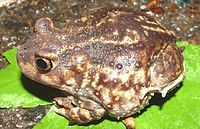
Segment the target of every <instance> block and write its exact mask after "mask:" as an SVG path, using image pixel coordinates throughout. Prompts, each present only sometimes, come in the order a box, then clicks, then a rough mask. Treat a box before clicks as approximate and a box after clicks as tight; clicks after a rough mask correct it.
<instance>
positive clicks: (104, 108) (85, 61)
mask: <svg viewBox="0 0 200 129" xmlns="http://www.w3.org/2000/svg"><path fill="white" fill-rule="evenodd" d="M175 42H176V37H175V35H174V33H173V32H171V31H169V30H167V29H166V28H164V27H163V26H161V25H160V24H159V23H158V22H157V21H156V20H155V19H154V18H152V17H151V16H149V15H147V14H145V13H142V12H134V11H132V10H129V9H115V8H111V9H109V8H103V9H99V10H98V11H97V12H96V13H93V14H91V15H90V16H88V17H83V18H80V19H77V20H71V21H68V22H67V26H66V27H64V28H62V29H58V28H56V27H54V25H53V23H52V21H51V20H50V19H49V18H41V19H39V20H37V21H36V24H35V33H34V34H33V35H31V36H30V37H29V38H28V39H27V41H26V43H25V44H24V45H22V46H21V47H20V48H19V50H18V53H17V59H18V63H19V66H20V68H21V70H22V72H23V73H24V74H25V75H26V76H27V77H29V78H31V79H32V80H35V81H37V82H40V83H42V84H45V85H48V86H51V87H54V88H57V89H60V90H62V91H64V92H66V93H67V96H66V97H58V98H55V99H54V101H55V103H56V106H57V112H58V113H59V114H62V115H63V116H66V117H67V118H68V119H69V121H70V123H76V124H85V123H89V122H91V121H93V120H98V119H101V118H102V116H104V115H109V116H111V117H114V118H117V119H122V120H123V121H124V123H125V124H126V126H127V127H128V128H134V123H133V122H132V121H130V119H129V117H130V116H131V115H132V114H134V113H136V112H138V111H140V110H141V109H142V108H144V107H145V106H146V105H147V104H148V101H149V99H150V98H151V96H153V95H154V93H161V94H162V96H163V97H165V95H166V93H167V92H168V91H170V90H172V89H174V88H175V87H176V86H177V85H178V84H179V83H180V82H181V81H182V80H183V78H184V63H183V56H182V49H181V48H179V47H177V46H176V45H175Z"/></svg>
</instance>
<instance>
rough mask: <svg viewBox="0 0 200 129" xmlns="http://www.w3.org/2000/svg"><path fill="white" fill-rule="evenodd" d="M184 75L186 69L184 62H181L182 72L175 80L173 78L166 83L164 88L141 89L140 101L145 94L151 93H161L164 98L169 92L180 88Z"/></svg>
mask: <svg viewBox="0 0 200 129" xmlns="http://www.w3.org/2000/svg"><path fill="white" fill-rule="evenodd" d="M185 73H186V67H185V62H183V71H182V72H181V73H180V75H179V76H178V77H177V78H175V79H174V80H173V81H171V82H168V83H166V84H165V85H164V87H162V88H161V87H160V86H156V87H149V88H146V89H143V90H142V91H141V95H140V99H143V98H144V97H145V95H146V94H147V93H153V94H154V93H161V95H162V97H163V98H164V97H165V96H166V94H167V93H168V92H169V91H171V90H173V89H174V88H176V87H178V86H180V83H181V81H182V80H183V79H184V77H185ZM153 94H152V95H153Z"/></svg>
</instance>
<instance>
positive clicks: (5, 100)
mask: <svg viewBox="0 0 200 129" xmlns="http://www.w3.org/2000/svg"><path fill="white" fill-rule="evenodd" d="M16 52H17V49H16V48H13V49H12V50H10V51H7V52H6V53H4V54H3V55H4V56H5V57H6V58H7V60H8V61H9V62H10V64H9V65H8V66H7V67H6V68H4V69H2V70H0V108H6V107H7V108H8V107H18V106H22V107H35V106H37V105H46V104H50V102H48V101H45V100H44V99H41V98H39V97H36V96H35V95H33V94H32V93H33V92H32V93H31V92H29V90H32V89H33V90H34V88H33V87H34V84H35V85H38V84H36V83H31V82H30V81H29V80H27V79H26V78H25V77H24V76H23V75H22V73H21V71H20V69H19V67H18V64H17V61H16ZM39 89H41V87H39ZM39 93H41V92H39ZM38 96H40V95H38Z"/></svg>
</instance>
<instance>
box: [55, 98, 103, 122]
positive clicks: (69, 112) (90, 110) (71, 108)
mask: <svg viewBox="0 0 200 129" xmlns="http://www.w3.org/2000/svg"><path fill="white" fill-rule="evenodd" d="M54 100H55V102H56V106H57V107H58V109H57V111H56V112H57V113H59V114H61V115H63V116H65V117H67V118H68V119H69V121H70V124H73V123H76V124H86V123H89V122H91V121H93V120H98V119H100V118H101V117H102V116H104V114H105V109H104V108H103V107H102V106H101V105H99V104H98V103H96V102H94V101H91V100H88V99H81V100H77V99H76V98H74V97H73V96H68V97H58V98H55V99H54Z"/></svg>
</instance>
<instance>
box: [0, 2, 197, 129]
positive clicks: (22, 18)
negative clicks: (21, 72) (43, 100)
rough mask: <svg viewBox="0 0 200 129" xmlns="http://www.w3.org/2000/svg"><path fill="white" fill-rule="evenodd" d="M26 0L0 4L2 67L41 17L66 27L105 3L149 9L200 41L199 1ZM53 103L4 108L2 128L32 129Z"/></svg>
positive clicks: (179, 32) (186, 37) (183, 34)
mask: <svg viewBox="0 0 200 129" xmlns="http://www.w3.org/2000/svg"><path fill="white" fill-rule="evenodd" d="M154 1H157V2H154V3H153V2H150V0H25V1H23V2H21V3H20V4H19V3H16V2H15V3H12V4H11V5H9V6H8V5H6V6H4V7H0V69H3V68H4V67H6V66H7V65H8V64H9V63H8V62H7V61H6V59H5V58H4V57H3V56H2V53H3V52H5V51H7V50H9V49H11V48H12V47H14V46H16V47H17V46H18V45H21V44H23V43H24V42H25V40H26V38H27V36H28V35H29V34H31V33H32V32H33V25H34V23H35V21H36V20H37V19H39V18H41V17H49V18H51V19H53V21H54V22H55V24H56V26H62V25H63V24H65V21H66V20H67V19H68V18H69V17H75V18H80V17H82V16H87V15H89V14H90V13H92V12H94V11H95V10H97V9H99V8H101V7H104V6H112V7H113V6H114V7H125V8H131V9H133V10H137V11H144V12H147V13H149V14H151V15H153V16H154V17H156V19H157V20H158V21H159V22H160V23H161V24H163V25H164V26H165V27H166V28H168V29H170V30H173V31H174V32H175V33H176V35H177V36H178V38H179V40H186V41H189V42H190V43H192V44H199V43H200V2H199V0H187V1H186V0H173V1H174V3H172V2H171V1H172V0H160V1H159V0H154ZM48 109H49V106H39V107H35V108H31V109H23V108H21V107H18V108H14V109H0V129H15V128H16V129H17V128H22V129H29V128H32V127H33V126H34V125H35V124H36V123H38V122H39V121H40V120H41V118H42V117H43V116H45V114H46V112H47V111H48Z"/></svg>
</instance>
